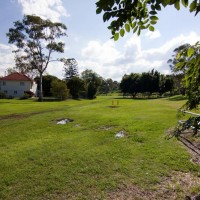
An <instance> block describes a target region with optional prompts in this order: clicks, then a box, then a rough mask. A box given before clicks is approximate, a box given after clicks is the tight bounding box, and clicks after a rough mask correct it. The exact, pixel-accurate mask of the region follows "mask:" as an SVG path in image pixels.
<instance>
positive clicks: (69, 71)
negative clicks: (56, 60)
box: [61, 58, 78, 82]
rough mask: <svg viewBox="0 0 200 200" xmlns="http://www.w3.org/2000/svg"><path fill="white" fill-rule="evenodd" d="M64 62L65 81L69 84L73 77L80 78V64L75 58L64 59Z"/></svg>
mask: <svg viewBox="0 0 200 200" xmlns="http://www.w3.org/2000/svg"><path fill="white" fill-rule="evenodd" d="M61 61H62V62H64V65H65V66H66V67H64V71H65V75H64V77H65V80H66V82H68V81H69V80H70V79H71V78H73V77H78V63H77V61H76V60H75V59H74V58H69V59H62V60H61Z"/></svg>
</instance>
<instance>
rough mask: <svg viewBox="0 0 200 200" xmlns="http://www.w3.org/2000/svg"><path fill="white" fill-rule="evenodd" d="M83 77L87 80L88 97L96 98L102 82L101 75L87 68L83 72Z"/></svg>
mask: <svg viewBox="0 0 200 200" xmlns="http://www.w3.org/2000/svg"><path fill="white" fill-rule="evenodd" d="M81 78H82V79H83V80H84V82H85V91H86V96H87V98H89V99H94V98H95V97H96V93H97V91H98V88H99V86H100V84H101V79H100V76H99V75H98V74H97V73H95V72H93V71H92V70H89V69H86V70H85V71H83V72H82V73H81Z"/></svg>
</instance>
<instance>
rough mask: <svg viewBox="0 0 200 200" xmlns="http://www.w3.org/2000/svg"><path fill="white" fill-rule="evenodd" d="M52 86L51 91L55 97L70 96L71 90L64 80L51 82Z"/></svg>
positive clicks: (63, 98)
mask: <svg viewBox="0 0 200 200" xmlns="http://www.w3.org/2000/svg"><path fill="white" fill-rule="evenodd" d="M51 87H52V88H51V92H52V94H53V96H54V97H56V98H59V99H61V100H65V99H67V97H68V96H69V90H68V89H67V86H66V84H65V82H64V81H59V80H54V81H53V82H52V83H51Z"/></svg>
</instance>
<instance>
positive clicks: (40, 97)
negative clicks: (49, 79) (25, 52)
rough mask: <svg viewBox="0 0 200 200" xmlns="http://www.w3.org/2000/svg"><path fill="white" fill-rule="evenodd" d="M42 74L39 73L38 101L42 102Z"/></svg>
mask: <svg viewBox="0 0 200 200" xmlns="http://www.w3.org/2000/svg"><path fill="white" fill-rule="evenodd" d="M42 90H43V88H42V73H41V72H40V93H39V99H38V100H39V101H43V92H42Z"/></svg>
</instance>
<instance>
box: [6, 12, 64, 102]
mask: <svg viewBox="0 0 200 200" xmlns="http://www.w3.org/2000/svg"><path fill="white" fill-rule="evenodd" d="M66 29H67V28H66V26H65V25H64V24H62V23H56V22H55V23H53V22H51V21H50V20H44V19H42V18H40V17H38V16H34V15H25V16H24V18H23V20H22V21H16V22H14V28H10V29H9V32H8V33H7V36H8V37H9V43H11V44H15V45H16V46H17V50H16V51H14V52H15V62H16V67H17V68H19V69H20V71H22V72H24V73H25V72H30V71H34V70H35V71H37V72H38V74H39V76H40V88H41V89H40V94H39V100H41V101H42V99H43V94H42V75H43V73H44V71H45V70H46V69H47V67H48V65H49V63H50V62H52V61H55V59H53V58H52V54H53V53H54V52H57V53H63V52H64V43H63V42H59V41H58V40H57V39H59V38H60V37H61V36H65V35H66V33H65V31H66ZM57 60H58V59H57Z"/></svg>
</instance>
